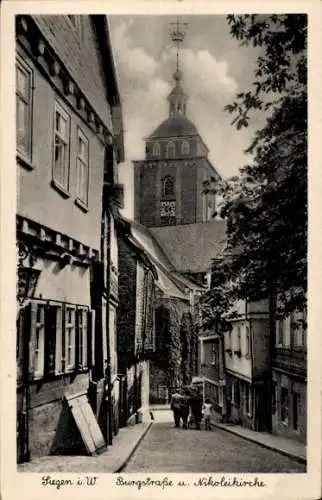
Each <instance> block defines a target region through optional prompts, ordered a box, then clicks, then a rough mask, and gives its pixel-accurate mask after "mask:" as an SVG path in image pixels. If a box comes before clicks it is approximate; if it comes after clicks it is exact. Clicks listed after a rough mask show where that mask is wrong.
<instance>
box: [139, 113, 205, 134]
mask: <svg viewBox="0 0 322 500" xmlns="http://www.w3.org/2000/svg"><path fill="white" fill-rule="evenodd" d="M191 135H199V132H198V130H197V127H196V126H195V125H194V124H193V123H192V122H191V121H190V120H188V118H187V117H186V116H184V115H175V116H170V117H169V118H167V119H166V120H164V121H163V122H162V123H161V125H159V126H158V127H157V129H156V130H155V131H154V132H153V133H152V134H151V135H150V136H149V139H156V138H159V137H185V136H191Z"/></svg>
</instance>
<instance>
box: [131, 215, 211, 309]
mask: <svg viewBox="0 0 322 500" xmlns="http://www.w3.org/2000/svg"><path fill="white" fill-rule="evenodd" d="M122 220H123V221H124V222H125V223H126V224H128V226H129V229H130V232H129V235H128V238H129V240H130V241H131V242H132V244H135V245H136V246H137V247H138V248H140V249H141V250H143V251H144V252H145V253H146V255H147V256H148V258H149V259H150V260H151V262H152V263H153V265H154V266H155V268H156V271H157V276H158V277H157V285H158V286H159V288H160V289H161V290H162V291H163V293H164V294H165V295H166V296H167V297H176V298H180V299H182V300H190V292H192V291H201V290H202V289H203V288H202V287H201V286H200V285H197V284H196V283H194V282H193V281H191V280H189V278H186V277H184V276H181V275H180V274H179V273H177V272H176V270H175V268H174V267H173V265H172V264H171V262H170V261H169V259H168V258H167V256H166V255H165V253H164V252H163V250H162V248H161V247H160V245H159V244H158V242H157V241H156V240H155V238H154V237H153V235H152V234H151V233H150V231H149V230H148V229H147V228H146V227H145V226H142V225H141V224H138V223H137V222H133V221H129V220H127V219H124V218H122Z"/></svg>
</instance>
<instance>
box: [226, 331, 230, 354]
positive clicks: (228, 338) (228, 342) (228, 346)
mask: <svg viewBox="0 0 322 500" xmlns="http://www.w3.org/2000/svg"><path fill="white" fill-rule="evenodd" d="M225 339H226V344H225V349H226V351H230V352H231V331H229V332H227V333H226V337H225Z"/></svg>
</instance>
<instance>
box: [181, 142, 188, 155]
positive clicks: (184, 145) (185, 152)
mask: <svg viewBox="0 0 322 500" xmlns="http://www.w3.org/2000/svg"><path fill="white" fill-rule="evenodd" d="M181 152H182V154H183V155H188V154H189V142H188V141H183V143H182V146H181Z"/></svg>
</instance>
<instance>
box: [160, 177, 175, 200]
mask: <svg viewBox="0 0 322 500" xmlns="http://www.w3.org/2000/svg"><path fill="white" fill-rule="evenodd" d="M173 195H174V178H173V177H171V175H166V176H165V177H163V179H162V196H173Z"/></svg>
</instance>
